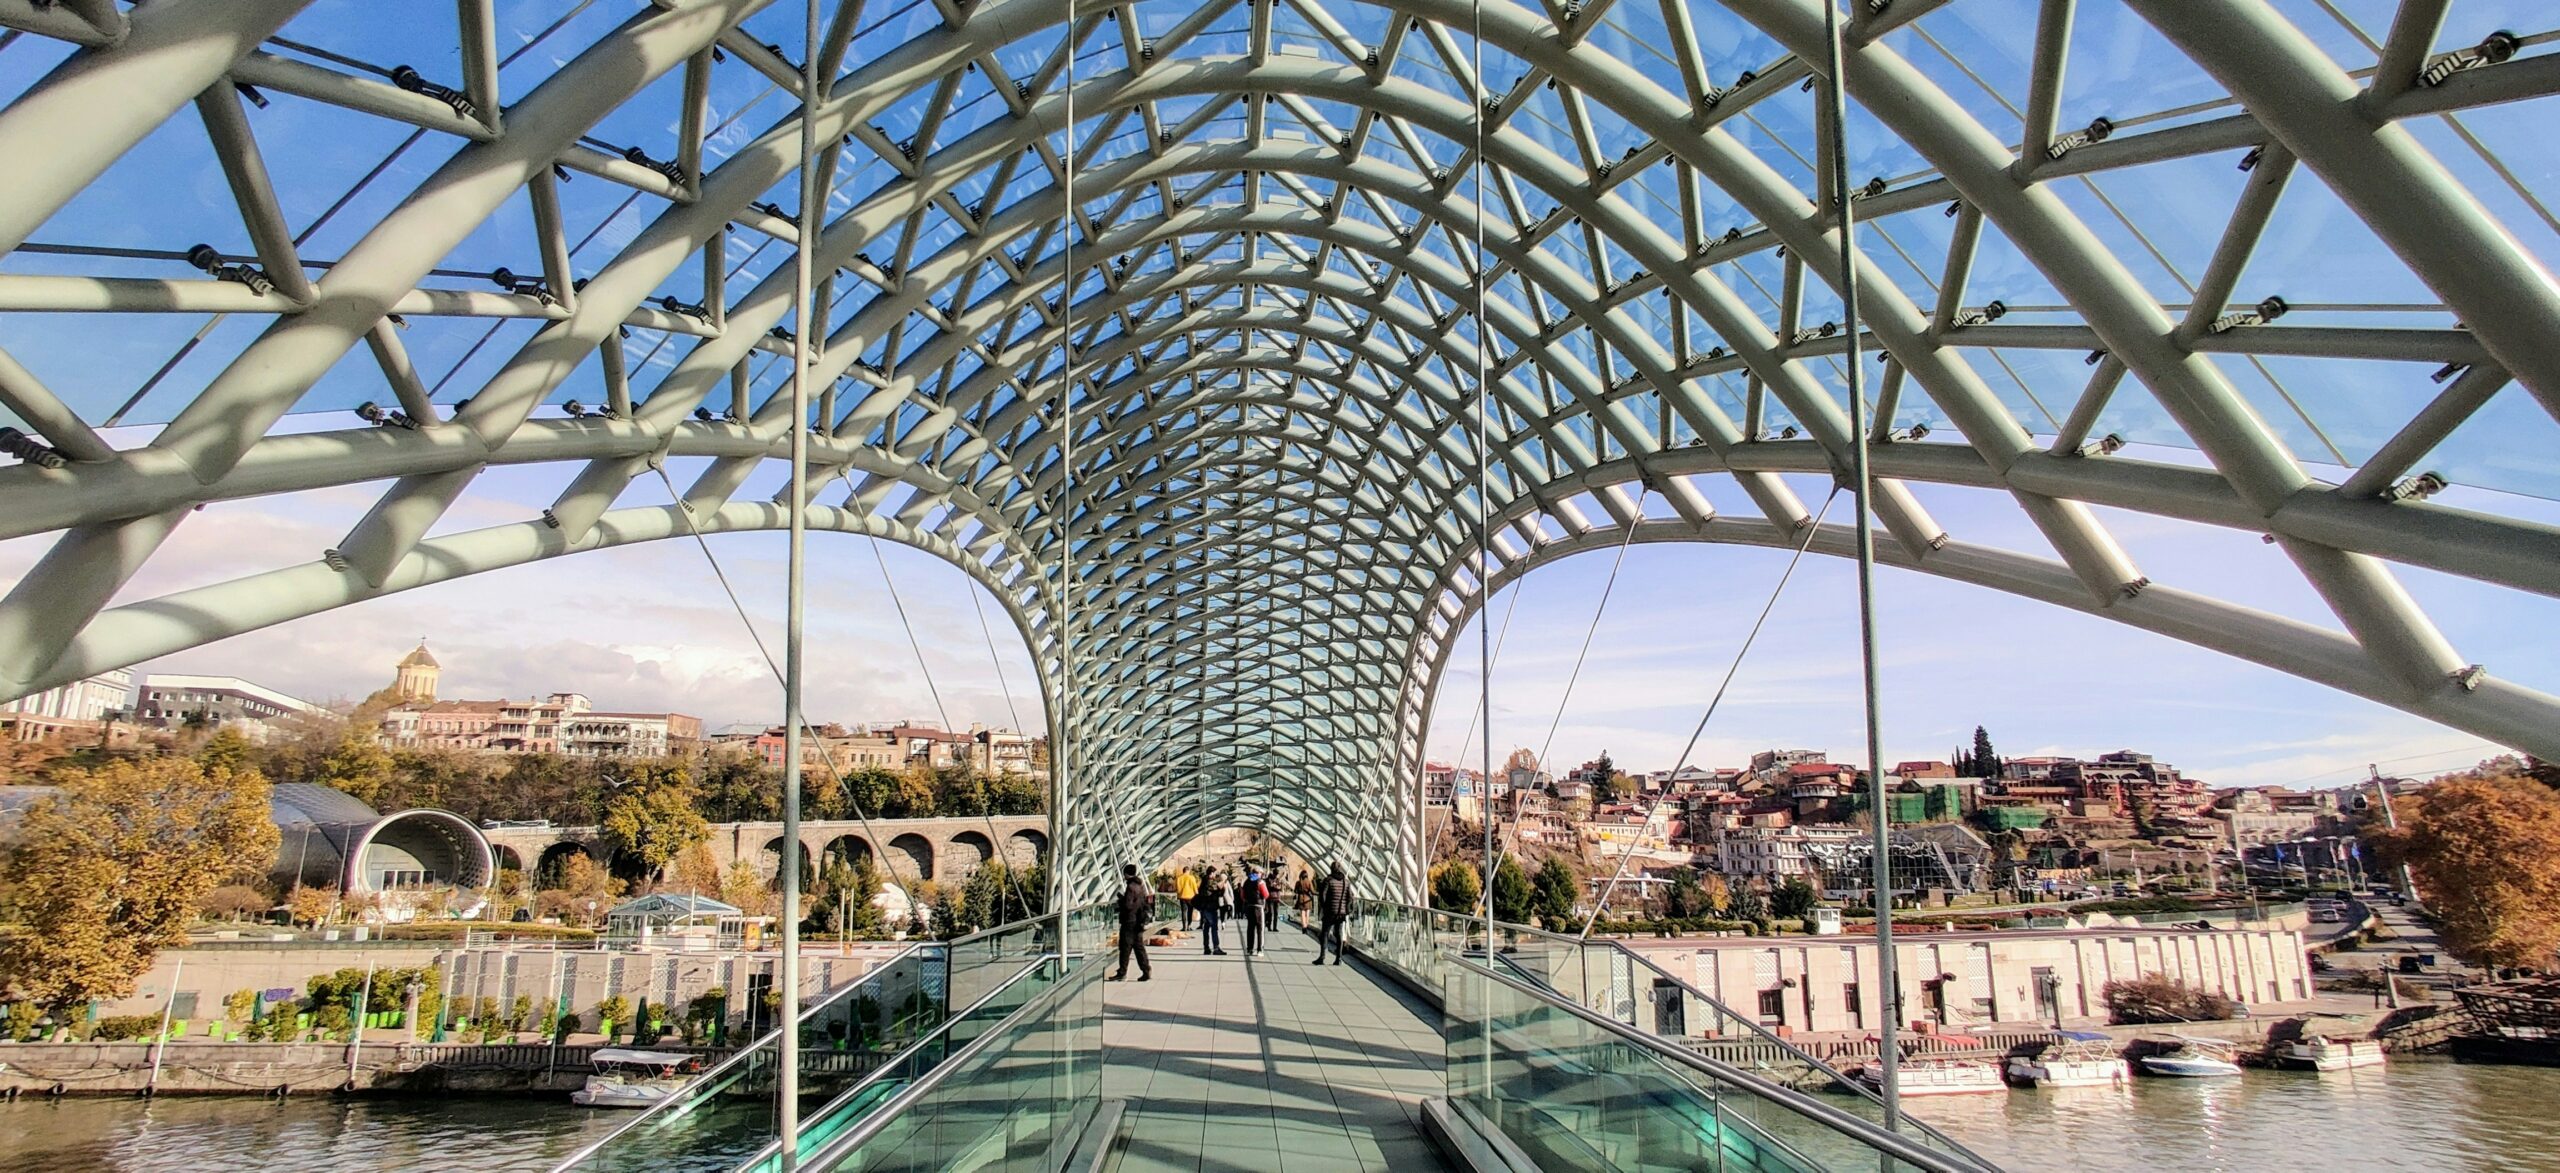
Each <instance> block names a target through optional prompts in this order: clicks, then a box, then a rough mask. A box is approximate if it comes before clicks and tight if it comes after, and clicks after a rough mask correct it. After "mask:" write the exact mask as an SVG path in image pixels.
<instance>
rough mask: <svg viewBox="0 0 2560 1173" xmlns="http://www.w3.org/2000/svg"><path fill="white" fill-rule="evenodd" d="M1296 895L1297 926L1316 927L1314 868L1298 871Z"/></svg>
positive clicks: (1303, 927) (1304, 927)
mask: <svg viewBox="0 0 2560 1173" xmlns="http://www.w3.org/2000/svg"><path fill="white" fill-rule="evenodd" d="M1297 897H1298V927H1299V928H1302V929H1312V928H1314V927H1316V870H1315V869H1314V868H1308V869H1307V870H1305V871H1303V872H1300V873H1298V891H1297Z"/></svg>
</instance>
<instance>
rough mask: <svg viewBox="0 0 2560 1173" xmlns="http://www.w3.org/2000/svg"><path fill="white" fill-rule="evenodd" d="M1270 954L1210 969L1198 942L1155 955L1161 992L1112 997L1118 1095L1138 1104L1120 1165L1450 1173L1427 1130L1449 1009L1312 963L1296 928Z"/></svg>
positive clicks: (1232, 1172)
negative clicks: (1425, 1113) (1442, 1021)
mask: <svg viewBox="0 0 2560 1173" xmlns="http://www.w3.org/2000/svg"><path fill="white" fill-rule="evenodd" d="M1228 936H1229V938H1230V941H1231V942H1232V941H1233V939H1234V938H1235V937H1237V936H1240V934H1236V933H1232V932H1230V933H1229V934H1228ZM1270 946H1271V948H1270V952H1269V953H1268V954H1266V955H1265V956H1262V957H1258V958H1255V959H1254V960H1252V961H1250V962H1248V961H1246V960H1245V958H1244V953H1243V950H1242V948H1241V947H1240V946H1236V945H1234V944H1232V943H1231V944H1230V946H1229V952H1228V955H1227V956H1225V957H1203V956H1201V954H1200V945H1199V941H1198V939H1197V938H1196V937H1194V938H1190V939H1186V940H1184V941H1182V942H1181V943H1179V944H1176V945H1174V946H1172V947H1171V948H1165V949H1158V950H1155V951H1154V953H1155V966H1156V969H1155V980H1154V981H1151V982H1143V983H1142V982H1139V981H1137V980H1136V978H1137V975H1136V974H1135V973H1132V974H1131V975H1130V979H1131V980H1129V981H1126V982H1121V983H1117V984H1114V985H1109V986H1105V987H1104V989H1105V990H1107V991H1109V996H1108V1005H1109V1011H1108V1015H1107V1017H1106V1018H1105V1019H1104V1025H1103V1034H1102V1043H1103V1049H1104V1052H1105V1056H1104V1059H1105V1064H1106V1065H1105V1067H1104V1069H1103V1077H1102V1086H1103V1094H1104V1095H1106V1096H1114V1097H1117V1098H1120V1099H1123V1100H1126V1101H1128V1104H1129V1109H1128V1114H1127V1116H1126V1117H1125V1118H1124V1119H1123V1121H1122V1125H1121V1140H1120V1145H1119V1150H1118V1157H1117V1163H1116V1164H1114V1165H1110V1166H1107V1167H1109V1168H1115V1169H1118V1170H1120V1171H1121V1173H1158V1171H1161V1170H1171V1169H1181V1170H1200V1171H1204V1173H1211V1171H1214V1173H1248V1171H1250V1173H1299V1171H1301V1170H1327V1171H1333V1170H1388V1169H1392V1170H1394V1171H1395V1173H1419V1171H1421V1170H1429V1169H1439V1168H1442V1167H1443V1166H1442V1164H1441V1160H1440V1156H1439V1153H1438V1151H1437V1150H1436V1149H1434V1148H1433V1147H1432V1145H1431V1141H1430V1139H1429V1138H1428V1137H1426V1136H1424V1135H1423V1132H1422V1123H1421V1121H1422V1115H1421V1112H1422V1109H1421V1104H1422V1100H1423V1099H1424V1098H1426V1097H1430V1096H1438V1095H1442V1094H1444V1084H1443V1082H1442V1078H1441V1044H1440V1027H1439V1012H1438V1011H1436V1010H1434V1009H1432V1008H1431V1007H1430V1006H1429V1005H1428V1004H1425V1003H1423V1002H1420V1001H1417V1000H1415V999H1413V998H1412V997H1411V996H1409V995H1407V994H1406V993H1405V992H1404V991H1403V990H1401V989H1398V988H1395V987H1393V986H1390V985H1388V984H1387V983H1386V981H1385V980H1384V979H1382V978H1378V977H1374V976H1371V975H1370V974H1369V973H1368V972H1367V971H1365V970H1363V969H1361V968H1360V967H1359V966H1358V965H1357V964H1356V963H1355V964H1353V965H1348V966H1338V965H1324V966H1316V965H1311V964H1309V963H1310V962H1312V961H1313V960H1314V959H1315V946H1314V943H1313V942H1312V941H1311V940H1310V939H1309V938H1308V937H1307V936H1306V935H1305V934H1304V933H1302V932H1299V931H1298V930H1296V929H1281V930H1278V931H1276V932H1273V933H1272V934H1271V938H1270Z"/></svg>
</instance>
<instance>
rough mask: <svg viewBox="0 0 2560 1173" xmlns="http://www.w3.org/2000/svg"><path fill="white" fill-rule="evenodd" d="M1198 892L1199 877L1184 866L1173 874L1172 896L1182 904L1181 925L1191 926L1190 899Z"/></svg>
mask: <svg viewBox="0 0 2560 1173" xmlns="http://www.w3.org/2000/svg"><path fill="white" fill-rule="evenodd" d="M1199 894H1200V877H1199V875H1198V874H1197V873H1194V872H1192V871H1191V870H1190V869H1188V868H1186V869H1184V870H1182V871H1178V872H1175V873H1174V874H1173V897H1174V899H1175V900H1177V901H1180V902H1181V904H1182V927H1183V928H1185V929H1188V928H1190V927H1191V917H1192V910H1191V900H1192V898H1193V897H1195V896H1198V895H1199Z"/></svg>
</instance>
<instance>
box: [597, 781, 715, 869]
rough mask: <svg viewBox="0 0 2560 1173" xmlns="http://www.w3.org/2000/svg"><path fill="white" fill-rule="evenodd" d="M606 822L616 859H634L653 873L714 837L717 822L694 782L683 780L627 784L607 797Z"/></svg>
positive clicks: (632, 862) (635, 866)
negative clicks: (701, 803) (703, 807)
mask: <svg viewBox="0 0 2560 1173" xmlns="http://www.w3.org/2000/svg"><path fill="white" fill-rule="evenodd" d="M601 827H602V829H603V831H604V837H605V841H606V842H607V843H609V844H611V845H612V847H613V852H614V859H615V861H616V862H617V863H620V862H622V861H624V860H628V861H630V866H631V868H632V870H633V871H634V872H635V873H637V874H638V875H641V876H645V877H651V878H654V877H656V876H657V875H658V874H659V873H661V872H663V871H665V870H666V867H667V865H668V864H669V863H672V862H674V861H675V858H676V856H677V855H679V854H680V853H682V852H683V851H684V850H685V849H686V848H688V847H691V846H693V845H694V844H697V843H703V842H707V841H708V840H709V839H710V838H711V824H710V822H709V821H708V820H706V819H704V818H703V817H702V812H701V811H700V810H699V809H697V808H696V805H695V799H694V794H693V789H692V787H690V786H687V785H684V784H682V783H679V782H657V783H635V784H633V785H630V786H626V787H624V788H622V790H620V791H619V792H617V793H616V794H614V796H613V797H612V798H611V799H609V800H607V801H606V803H605V807H604V822H603V823H602V824H601Z"/></svg>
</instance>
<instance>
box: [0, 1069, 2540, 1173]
mask: <svg viewBox="0 0 2560 1173" xmlns="http://www.w3.org/2000/svg"><path fill="white" fill-rule="evenodd" d="M1916 1107H1917V1108H1918V1109H1919V1114H1920V1115H1921V1116H1922V1117H1923V1118H1924V1119H1927V1120H1930V1121H1932V1122H1934V1123H1936V1124H1938V1125H1939V1126H1940V1127H1941V1128H1943V1129H1945V1130H1946V1131H1947V1132H1948V1133H1949V1134H1950V1135H1953V1136H1954V1137H1956V1138H1957V1139H1958V1140H1961V1141H1963V1142H1965V1143H1966V1144H1967V1145H1970V1146H1972V1147H1973V1148H1974V1149H1975V1150H1976V1151H1978V1152H1980V1153H1982V1155H1984V1156H1986V1157H1989V1158H1991V1159H1992V1160H1994V1161H1998V1162H2000V1163H2001V1164H2002V1165H2004V1166H2006V1167H2008V1168H2010V1169H2014V1170H2021V1171H2025V1170H2044V1169H2053V1170H2065V1171H2067V1173H2194V1171H2196V1170H2205V1169H2234V1170H2297V1169H2304V1170H2317V1171H2320V1173H2364V1171H2367V1170H2428V1171H2436V1170H2466V1171H2467V1170H2553V1171H2560V1070H2546V1069H2539V1068H2527V1067H2475V1066H2468V1065H2457V1064H2453V1063H2445V1062H2428V1061H2411V1062H2399V1063H2394V1064H2392V1065H2391V1066H2390V1067H2388V1068H2385V1069H2383V1070H2381V1071H2358V1072H2346V1073H2339V1074H2334V1075H2310V1074H2296V1073H2291V1072H2274V1071H2251V1072H2249V1073H2248V1074H2247V1075H2246V1076H2244V1077H2243V1078H2240V1079H2236V1080H2235V1079H2219V1080H2179V1079H2137V1080H2135V1081H2134V1082H2133V1084H2132V1086H2131V1087H2129V1088H2126V1089H2123V1090H2098V1089H2085V1090H2077V1091H2065V1092H2059V1093H2057V1092H2051V1091H2020V1092H2013V1093H2010V1094H2008V1095H2006V1096H1997V1097H1994V1096H1961V1097H1951V1098H1945V1099H1926V1100H1921V1101H1919V1103H1918V1104H1917V1105H1916ZM626 1119H629V1116H628V1115H627V1114H624V1113H618V1112H612V1111H602V1110H590V1109H585V1108H576V1107H571V1106H570V1105H568V1104H566V1103H562V1102H557V1101H551V1102H540V1101H529V1100H523V1099H456V1100H409V1101H360V1102H355V1103H341V1102H338V1101H334V1100H329V1099H324V1098H317V1097H310V1098H297V1099H293V1100H289V1101H285V1102H283V1103H270V1102H268V1101H264V1100H242V1099H164V1100H159V1101H156V1102H150V1103H145V1102H143V1101H139V1100H104V1099H99V1100H85V1099H84V1100H64V1101H60V1102H57V1103H46V1102H41V1101H26V1102H22V1103H17V1104H0V1169H5V1170H7V1171H9V1173H86V1171H88V1170H100V1169H111V1170H152V1171H155V1173H157V1171H161V1170H183V1171H193V1170H205V1171H208V1173H210V1171H215V1170H221V1171H225V1173H228V1171H233V1170H252V1171H254V1173H303V1171H306V1170H311V1171H317V1170H375V1169H386V1170H388V1169H404V1170H405V1169H420V1170H449V1169H450V1170H472V1171H474V1173H478V1171H482V1170H492V1171H494V1170H519V1169H520V1170H539V1169H547V1168H549V1167H550V1166H551V1165H552V1164H554V1163H555V1162H557V1161H558V1160H559V1159H560V1158H562V1157H564V1156H566V1155H568V1154H569V1153H571V1152H573V1151H575V1150H576V1149H577V1148H578V1147H579V1146H580V1145H582V1144H585V1143H586V1142H587V1141H588V1140H591V1139H593V1138H594V1137H596V1136H598V1135H601V1134H602V1133H603V1132H604V1131H606V1130H609V1129H611V1128H612V1127H613V1126H614V1125H616V1124H618V1123H620V1122H621V1121H623V1120H626ZM1268 1167H1269V1168H1272V1169H1278V1168H1280V1163H1279V1161H1278V1160H1277V1159H1276V1156H1275V1160H1274V1162H1273V1163H1272V1164H1271V1165H1270V1166H1268Z"/></svg>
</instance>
